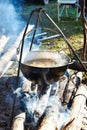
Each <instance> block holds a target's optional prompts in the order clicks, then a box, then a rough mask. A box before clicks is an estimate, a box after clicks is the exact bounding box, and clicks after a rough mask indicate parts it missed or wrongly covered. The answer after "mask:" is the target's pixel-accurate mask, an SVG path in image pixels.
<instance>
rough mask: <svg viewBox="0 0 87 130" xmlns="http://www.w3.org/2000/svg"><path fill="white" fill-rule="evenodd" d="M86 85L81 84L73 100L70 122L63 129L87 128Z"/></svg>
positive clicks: (78, 129) (76, 129) (79, 129)
mask: <svg viewBox="0 0 87 130" xmlns="http://www.w3.org/2000/svg"><path fill="white" fill-rule="evenodd" d="M86 87H87V86H85V85H83V84H81V85H80V86H79V88H78V90H77V92H76V95H75V97H74V100H73V104H72V107H71V114H70V117H69V120H68V123H66V125H65V126H63V127H62V129H61V130H81V129H83V128H84V127H85V129H87V110H85V108H86V99H87V89H86ZM84 119H85V122H84Z"/></svg>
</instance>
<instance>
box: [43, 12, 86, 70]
mask: <svg viewBox="0 0 87 130" xmlns="http://www.w3.org/2000/svg"><path fill="white" fill-rule="evenodd" d="M42 12H43V13H44V15H45V16H46V17H47V18H48V19H49V20H50V21H51V22H52V23H53V25H54V26H55V27H56V28H57V29H58V31H59V32H60V33H61V35H62V36H63V38H64V40H65V41H66V43H67V45H68V46H69V48H70V49H71V51H72V52H73V54H74V55H75V56H76V58H77V59H78V60H79V62H80V64H81V65H82V67H83V68H84V70H85V71H86V72H87V68H86V67H85V66H84V64H83V63H82V61H81V59H80V58H79V57H78V55H77V54H76V53H75V51H74V49H73V48H72V46H71V45H70V43H69V41H68V39H67V38H66V36H65V35H64V33H63V32H62V31H61V29H60V28H59V27H58V26H57V25H56V23H55V22H54V21H53V20H52V19H51V18H50V16H49V15H48V14H47V13H46V12H45V11H44V10H42Z"/></svg>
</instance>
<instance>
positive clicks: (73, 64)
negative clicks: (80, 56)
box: [68, 61, 87, 72]
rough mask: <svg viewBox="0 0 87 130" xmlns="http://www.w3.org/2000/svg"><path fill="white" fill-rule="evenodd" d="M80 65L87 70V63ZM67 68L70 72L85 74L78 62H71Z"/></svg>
mask: <svg viewBox="0 0 87 130" xmlns="http://www.w3.org/2000/svg"><path fill="white" fill-rule="evenodd" d="M82 64H83V65H84V66H85V67H86V68H87V62H82ZM68 68H69V69H72V70H77V71H82V72H87V71H86V70H85V69H84V67H83V66H82V65H81V63H80V62H79V61H72V62H71V63H69V64H68Z"/></svg>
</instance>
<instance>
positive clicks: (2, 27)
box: [0, 0, 21, 35]
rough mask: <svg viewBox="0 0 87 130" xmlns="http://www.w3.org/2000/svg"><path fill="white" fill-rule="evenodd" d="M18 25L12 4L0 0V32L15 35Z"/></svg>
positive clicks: (6, 0) (19, 23)
mask: <svg viewBox="0 0 87 130" xmlns="http://www.w3.org/2000/svg"><path fill="white" fill-rule="evenodd" d="M20 27H21V22H20V21H19V18H18V17H17V13H16V11H15V7H14V5H13V4H12V3H11V2H10V1H8V0H0V34H1V35H17V33H18V31H19V30H20Z"/></svg>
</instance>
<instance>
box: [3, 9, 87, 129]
mask: <svg viewBox="0 0 87 130" xmlns="http://www.w3.org/2000/svg"><path fill="white" fill-rule="evenodd" d="M41 11H42V12H43V13H44V14H45V16H46V17H47V18H48V19H49V20H50V21H51V22H52V23H53V24H54V25H55V27H56V28H57V29H58V30H59V31H60V33H61V35H62V36H63V37H64V38H65V41H66V43H67V45H68V46H69V47H70V49H71V51H72V52H73V53H74V55H75V56H76V58H77V59H78V62H77V61H76V62H74V63H72V64H71V59H70V57H68V56H67V55H66V54H65V53H58V52H53V51H40V50H39V51H36V50H34V51H32V50H33V49H32V48H33V42H34V37H35V33H36V32H35V31H36V28H37V23H38V19H37V22H36V26H35V29H34V33H33V38H32V40H31V44H30V46H29V50H28V51H29V52H28V53H27V56H26V57H25V58H24V57H23V55H22V54H24V56H25V55H26V54H25V53H26V52H25V53H24V52H23V51H24V50H23V45H24V40H25V39H24V38H25V37H27V36H26V33H29V32H31V30H32V29H30V28H28V26H27V27H26V28H25V29H24V30H23V32H21V34H20V36H19V37H18V40H17V42H16V43H15V45H18V43H19V41H20V37H21V35H22V37H23V38H22V40H21V43H20V44H19V46H18V48H17V59H16V60H18V61H15V63H18V64H14V63H13V62H11V64H9V65H8V66H7V67H6V68H5V69H4V71H3V72H2V71H1V72H2V73H1V78H0V80H1V84H0V91H1V92H2V94H1V95H0V97H1V98H0V100H1V101H0V103H1V109H0V112H1V114H0V129H2V130H3V129H6V130H7V129H8V130H10V129H12V130H49V129H50V130H86V129H87V86H86V84H83V83H82V78H83V77H82V72H84V71H85V72H87V69H86V68H87V67H86V66H85V63H83V62H82V61H81V60H80V59H79V57H78V56H77V54H76V53H75V52H74V50H73V48H72V47H71V45H70V43H69V42H68V40H67V38H66V37H65V35H64V34H63V33H62V31H61V30H60V29H59V27H58V26H57V25H56V24H55V23H54V21H53V20H52V19H51V18H50V17H49V16H48V14H46V13H45V12H44V11H43V9H41V8H40V9H36V10H35V12H38V13H39V12H41ZM31 14H32V13H31ZM29 18H31V17H29ZM29 20H30V19H29ZM27 29H28V30H27ZM29 29H30V30H29ZM57 36H59V35H57ZM53 37H55V36H53ZM53 37H49V38H53ZM49 38H48V37H47V39H49ZM6 40H8V39H6ZM39 40H40V39H39ZM41 40H43V39H41ZM45 40H46V38H45ZM13 47H14V46H13ZM13 47H12V48H13ZM12 48H11V49H12ZM1 49H3V48H1ZM9 52H11V50H9ZM11 54H12V55H11V57H9V58H8V59H7V60H6V61H4V60H3V59H2V61H3V63H5V65H4V67H5V66H6V64H7V61H9V60H11V58H12V56H13V54H14V52H12V53H11ZM9 55H10V54H9V53H7V54H6V55H5V59H6V56H9ZM59 60H60V61H61V62H59ZM47 61H49V62H47ZM50 62H51V63H50ZM1 63H2V62H1ZM17 67H18V69H17ZM8 68H9V69H8ZM76 68H78V69H76ZM7 70H8V71H10V70H11V71H10V72H13V70H14V71H15V73H16V74H17V75H14V77H13V74H12V73H10V76H8V75H6V71H7ZM7 76H8V77H7ZM2 104H3V105H2ZM2 110H3V112H2Z"/></svg>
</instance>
